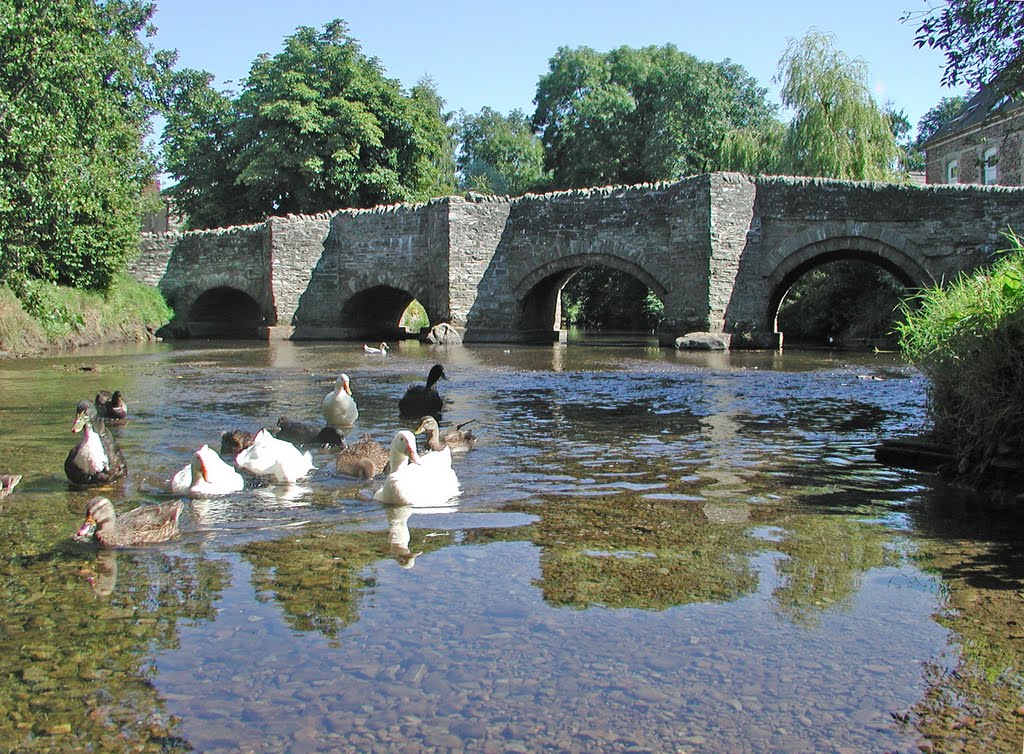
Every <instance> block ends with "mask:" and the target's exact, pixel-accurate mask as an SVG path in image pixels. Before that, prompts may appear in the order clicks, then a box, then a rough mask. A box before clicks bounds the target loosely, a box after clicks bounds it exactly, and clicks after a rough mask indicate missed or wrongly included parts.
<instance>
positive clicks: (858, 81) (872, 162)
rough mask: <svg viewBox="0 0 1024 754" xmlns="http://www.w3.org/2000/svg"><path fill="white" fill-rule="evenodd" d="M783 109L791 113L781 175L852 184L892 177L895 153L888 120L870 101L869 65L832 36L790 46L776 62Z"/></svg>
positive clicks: (813, 35)
mask: <svg viewBox="0 0 1024 754" xmlns="http://www.w3.org/2000/svg"><path fill="white" fill-rule="evenodd" d="M778 81H779V82H780V84H781V87H782V88H781V90H780V96H781V98H782V104H783V105H784V106H785V107H787V108H790V109H791V110H792V111H793V119H792V120H791V121H790V124H789V126H788V127H787V129H786V136H785V140H784V146H783V154H784V158H783V160H782V167H783V168H784V172H786V173H788V174H792V175H812V176H824V177H828V178H843V179H851V180H883V179H887V178H892V177H893V172H894V168H895V167H896V159H897V157H898V155H899V150H898V148H897V146H896V137H895V135H894V134H893V129H892V119H891V117H890V116H889V115H888V114H887V113H886V112H885V111H884V110H883V109H882V108H880V107H879V106H878V105H877V103H876V102H875V100H874V98H873V97H872V95H871V87H870V82H869V79H868V68H867V64H866V63H865V62H864V61H863V60H861V59H859V58H853V59H851V58H849V57H848V56H847V55H846V54H845V53H843V52H842V51H840V50H838V49H836V47H835V38H834V37H833V36H832V35H830V34H824V33H821V32H816V31H812V32H810V33H808V34H807V35H806V36H805V37H803V38H802V39H799V40H791V41H790V44H789V47H788V48H787V49H786V51H785V53H783V55H782V59H781V60H780V61H779V73H778Z"/></svg>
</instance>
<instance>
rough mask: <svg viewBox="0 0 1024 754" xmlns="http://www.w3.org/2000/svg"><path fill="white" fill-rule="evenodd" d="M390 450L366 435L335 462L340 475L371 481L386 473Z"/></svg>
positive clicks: (346, 447) (349, 446)
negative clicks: (372, 478)
mask: <svg viewBox="0 0 1024 754" xmlns="http://www.w3.org/2000/svg"><path fill="white" fill-rule="evenodd" d="M388 459H389V455H388V450H387V448H385V447H384V446H383V445H381V444H380V443H379V442H377V441H376V440H374V439H373V438H372V437H370V435H368V434H364V435H363V436H362V437H361V438H359V440H357V441H356V442H354V443H352V444H351V445H347V446H345V449H344V450H342V451H341V452H340V453H339V454H338V460H337V461H335V462H334V466H335V468H336V469H337V470H338V473H340V474H348V475H349V476H357V477H360V478H362V479H370V478H371V477H375V476H377V475H378V474H382V473H384V469H386V468H387V465H388Z"/></svg>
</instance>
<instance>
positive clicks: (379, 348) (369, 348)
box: [363, 343, 391, 354]
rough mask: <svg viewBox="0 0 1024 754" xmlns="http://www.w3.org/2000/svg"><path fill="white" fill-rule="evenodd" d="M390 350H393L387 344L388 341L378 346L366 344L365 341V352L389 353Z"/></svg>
mask: <svg viewBox="0 0 1024 754" xmlns="http://www.w3.org/2000/svg"><path fill="white" fill-rule="evenodd" d="M390 350H391V349H390V348H388V344H387V343H381V344H380V345H379V346H377V347H376V348H375V347H374V346H368V345H366V344H365V343H363V353H380V354H386V353H387V352H388V351H390Z"/></svg>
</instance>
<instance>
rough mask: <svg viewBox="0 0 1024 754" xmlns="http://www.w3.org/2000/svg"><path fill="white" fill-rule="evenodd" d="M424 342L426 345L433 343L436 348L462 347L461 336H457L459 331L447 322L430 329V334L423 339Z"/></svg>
mask: <svg viewBox="0 0 1024 754" xmlns="http://www.w3.org/2000/svg"><path fill="white" fill-rule="evenodd" d="M424 340H425V341H426V342H427V343H433V344H434V345H437V346H461V345H462V336H461V335H459V331H458V330H456V329H455V328H454V327H452V326H451V325H449V324H448V323H447V322H442V323H441V324H439V325H434V326H433V327H431V328H430V332H428V333H427V337H425V338H424Z"/></svg>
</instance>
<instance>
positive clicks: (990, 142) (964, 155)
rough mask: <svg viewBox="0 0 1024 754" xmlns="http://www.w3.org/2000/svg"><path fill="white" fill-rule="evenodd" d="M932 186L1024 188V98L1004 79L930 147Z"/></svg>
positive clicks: (928, 160) (928, 176)
mask: <svg viewBox="0 0 1024 754" xmlns="http://www.w3.org/2000/svg"><path fill="white" fill-rule="evenodd" d="M924 149H925V155H926V161H925V164H926V180H927V182H928V183H930V184H936V183H940V184H941V183H976V184H984V185H1000V186H1024V96H1022V92H1021V91H1020V90H1019V89H1014V90H1010V91H1005V90H1003V89H1002V88H1000V87H999V85H998V79H996V81H995V82H993V83H992V84H991V85H989V86H986V87H983V88H982V89H981V91H979V92H978V93H977V94H976V95H974V97H972V98H971V100H970V101H969V102H968V103H967V107H966V108H964V111H963V112H962V113H961V114H960V115H958V116H957V117H956V118H954V119H953V120H951V121H949V122H948V123H946V124H945V125H944V126H942V128H940V129H939V130H938V131H936V132H935V133H934V134H933V135H932V137H931V138H930V139H928V141H926V142H925V143H924Z"/></svg>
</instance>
